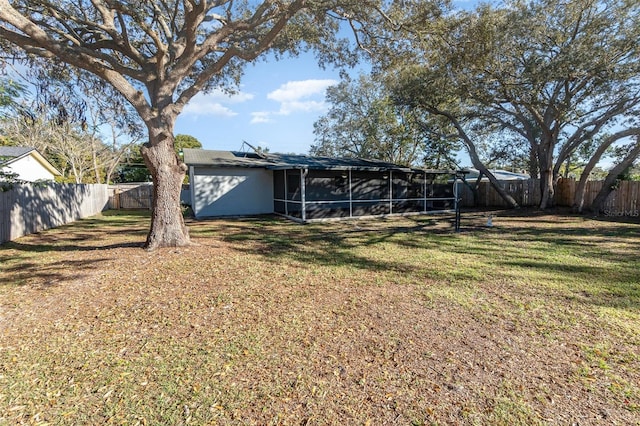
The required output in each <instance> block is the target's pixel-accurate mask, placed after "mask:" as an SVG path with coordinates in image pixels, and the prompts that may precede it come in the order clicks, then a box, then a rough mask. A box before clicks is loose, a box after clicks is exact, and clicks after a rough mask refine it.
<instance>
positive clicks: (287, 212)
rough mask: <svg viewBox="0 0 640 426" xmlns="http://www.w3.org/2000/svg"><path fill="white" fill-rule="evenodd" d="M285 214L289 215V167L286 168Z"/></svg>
mask: <svg viewBox="0 0 640 426" xmlns="http://www.w3.org/2000/svg"><path fill="white" fill-rule="evenodd" d="M284 214H286V215H287V216H289V188H288V187H287V169H284Z"/></svg>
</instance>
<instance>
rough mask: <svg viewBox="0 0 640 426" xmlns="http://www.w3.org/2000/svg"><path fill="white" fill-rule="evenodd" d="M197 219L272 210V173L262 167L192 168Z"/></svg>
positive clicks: (267, 212) (194, 207) (193, 197)
mask: <svg viewBox="0 0 640 426" xmlns="http://www.w3.org/2000/svg"><path fill="white" fill-rule="evenodd" d="M190 181H191V185H190V186H191V191H192V192H191V200H192V208H193V213H194V215H195V217H196V218H203V217H215V216H248V215H256V214H269V213H273V172H272V171H271V170H265V169H259V168H239V167H238V168H235V167H230V168H210V167H199V166H192V167H190Z"/></svg>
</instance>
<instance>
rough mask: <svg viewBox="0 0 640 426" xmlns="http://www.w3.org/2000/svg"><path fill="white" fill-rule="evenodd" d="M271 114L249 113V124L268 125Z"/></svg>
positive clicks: (270, 120)
mask: <svg viewBox="0 0 640 426" xmlns="http://www.w3.org/2000/svg"><path fill="white" fill-rule="evenodd" d="M272 114H273V113H271V112H268V111H258V112H252V113H251V117H252V118H251V124H259V123H270V122H272V121H273V120H272V119H271V115H272Z"/></svg>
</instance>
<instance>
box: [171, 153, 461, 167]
mask: <svg viewBox="0 0 640 426" xmlns="http://www.w3.org/2000/svg"><path fill="white" fill-rule="evenodd" d="M183 153H184V162H185V163H187V164H188V165H191V166H211V167H249V168H265V169H270V170H281V169H301V168H302V169H314V170H349V169H351V170H369V171H381V170H397V171H404V172H410V171H412V170H421V169H413V168H411V167H405V166H401V165H398V164H393V163H388V162H385V161H378V160H365V159H362V158H331V157H311V156H308V155H297V154H275V153H265V154H257V153H249V152H238V151H216V150H206V149H189V148H185V149H184V150H183ZM428 171H431V172H434V173H450V172H449V171H443V170H428ZM451 173H453V172H451Z"/></svg>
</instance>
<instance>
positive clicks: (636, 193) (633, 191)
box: [555, 179, 640, 216]
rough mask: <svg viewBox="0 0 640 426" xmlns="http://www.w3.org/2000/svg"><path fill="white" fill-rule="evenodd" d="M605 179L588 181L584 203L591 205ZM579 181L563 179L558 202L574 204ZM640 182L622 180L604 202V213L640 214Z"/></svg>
mask: <svg viewBox="0 0 640 426" xmlns="http://www.w3.org/2000/svg"><path fill="white" fill-rule="evenodd" d="M603 183H604V181H601V180H595V181H588V182H587V186H586V188H585V192H584V205H585V206H590V205H591V203H592V202H593V200H594V199H595V198H596V196H597V195H598V193H599V192H600V190H601V189H602V184H603ZM577 186H578V182H577V181H576V180H575V179H561V180H560V182H558V186H557V188H556V195H555V199H556V204H558V205H559V206H572V205H573V198H574V197H575V194H576V187H577ZM639 199H640V182H636V181H620V182H619V183H618V187H617V189H616V190H614V191H613V192H611V194H609V196H608V197H607V199H606V201H605V202H604V206H603V209H602V210H603V211H602V213H603V214H605V215H606V216H640V212H639V209H640V203H639V202H638V200H639Z"/></svg>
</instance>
